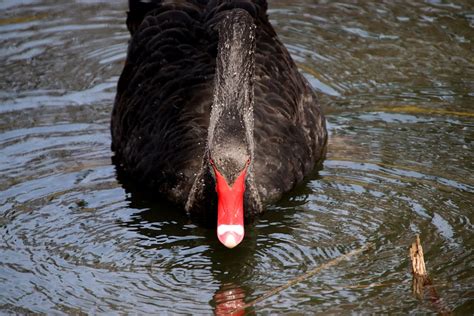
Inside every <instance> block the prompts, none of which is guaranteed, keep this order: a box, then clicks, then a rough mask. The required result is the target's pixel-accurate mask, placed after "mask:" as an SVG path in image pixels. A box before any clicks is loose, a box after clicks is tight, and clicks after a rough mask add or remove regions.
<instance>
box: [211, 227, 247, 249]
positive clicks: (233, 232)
mask: <svg viewBox="0 0 474 316" xmlns="http://www.w3.org/2000/svg"><path fill="white" fill-rule="evenodd" d="M217 237H218V238H219V241H220V242H221V243H222V244H223V245H224V246H226V247H227V248H229V249H232V248H234V247H235V246H237V245H238V244H240V243H241V242H242V239H244V229H243V226H242V225H219V227H218V228H217Z"/></svg>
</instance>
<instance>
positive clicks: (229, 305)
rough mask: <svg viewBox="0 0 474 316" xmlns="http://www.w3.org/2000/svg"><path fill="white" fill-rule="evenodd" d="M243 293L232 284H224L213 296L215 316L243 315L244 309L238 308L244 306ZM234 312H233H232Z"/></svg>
mask: <svg viewBox="0 0 474 316" xmlns="http://www.w3.org/2000/svg"><path fill="white" fill-rule="evenodd" d="M244 299H245V291H244V290H243V289H242V288H240V287H239V286H236V285H234V284H224V285H222V286H221V287H220V288H219V290H217V292H216V293H215V294H214V302H216V308H215V310H214V313H215V314H216V315H234V316H237V315H244V314H245V309H240V307H242V306H244V305H245V302H244ZM234 311H235V312H234Z"/></svg>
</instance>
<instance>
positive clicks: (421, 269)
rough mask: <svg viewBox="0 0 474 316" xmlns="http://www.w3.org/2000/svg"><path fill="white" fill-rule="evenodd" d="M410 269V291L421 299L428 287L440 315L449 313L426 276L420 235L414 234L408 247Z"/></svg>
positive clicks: (433, 304)
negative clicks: (413, 238)
mask: <svg viewBox="0 0 474 316" xmlns="http://www.w3.org/2000/svg"><path fill="white" fill-rule="evenodd" d="M410 259H411V269H412V274H413V280H412V292H413V295H415V296H416V297H417V298H418V299H423V297H424V288H425V287H426V288H427V289H428V294H427V295H428V298H429V300H430V302H431V304H432V306H433V308H434V309H435V310H436V311H437V312H438V313H439V314H440V315H451V311H450V309H449V308H448V307H447V306H446V305H445V303H444V301H443V300H442V299H441V297H440V296H439V295H438V292H437V291H436V288H435V286H434V285H433V282H432V281H431V279H430V278H429V277H428V272H427V271H426V265H425V258H424V254H423V247H421V241H420V236H419V235H416V240H415V242H414V243H412V244H411V247H410Z"/></svg>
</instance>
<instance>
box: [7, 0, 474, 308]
mask: <svg viewBox="0 0 474 316" xmlns="http://www.w3.org/2000/svg"><path fill="white" fill-rule="evenodd" d="M0 8H1V10H2V14H1V15H0V44H1V45H0V62H1V65H2V71H1V73H0V76H1V80H0V239H1V240H0V249H1V250H0V293H1V294H0V311H2V312H7V313H8V312H12V313H30V312H34V313H47V314H50V313H65V314H69V313H80V312H86V313H91V314H97V313H114V312H115V313H116V312H121V313H140V314H142V313H143V314H145V313H157V312H159V311H167V312H170V313H193V314H196V313H198V314H210V313H212V312H215V313H216V314H225V313H226V312H228V311H229V310H233V309H234V308H236V307H238V306H242V305H243V304H244V303H248V302H250V301H252V300H254V299H256V298H258V297H260V296H261V295H263V294H264V293H267V292H268V291H269V290H271V289H273V288H275V287H278V286H281V285H282V284H285V283H286V282H287V281H288V280H290V279H293V278H294V277H296V276H298V275H301V274H303V273H304V272H306V271H308V270H310V269H312V268H314V267H315V266H318V265H320V264H322V263H324V262H327V261H328V260H330V259H332V258H335V257H338V256H340V255H341V254H344V253H348V252H349V251H351V250H353V249H356V248H359V247H360V246H361V245H364V244H366V243H368V242H371V243H373V244H374V247H373V248H371V249H370V250H368V251H367V252H364V254H362V255H359V256H356V257H354V258H352V259H351V260H350V261H345V262H341V263H339V264H338V265H337V266H334V267H332V268H330V269H326V270H323V271H321V273H319V274H317V275H316V276H314V277H313V278H310V279H308V280H306V281H304V282H301V283H298V284H297V285H295V286H293V287H291V288H289V289H287V290H285V291H282V292H281V293H279V294H278V295H275V296H272V297H270V298H268V299H266V300H264V301H262V302H260V303H258V304H257V305H256V306H255V307H254V308H255V311H256V312H263V313H276V314H284V313H288V312H299V313H301V312H306V313H312V312H319V313H322V312H324V313H334V314H335V313H348V312H349V311H355V312H365V313H380V312H382V313H394V312H395V313H400V312H402V313H407V312H418V313H424V312H431V311H433V309H432V308H433V306H432V304H430V302H429V301H419V300H417V299H416V298H415V297H413V296H412V295H411V293H410V291H411V290H410V280H411V275H410V270H409V262H408V260H409V259H408V255H407V251H408V246H409V245H410V243H411V242H412V240H413V236H414V235H415V234H420V235H421V237H422V241H423V242H424V244H423V248H424V250H425V259H426V261H427V269H428V272H429V273H431V275H432V278H433V280H434V283H435V285H436V284H438V288H437V290H438V294H439V295H440V297H442V298H443V300H444V302H445V303H446V306H447V307H448V308H450V309H452V310H454V311H455V312H458V313H459V314H471V313H472V312H473V310H474V307H473V306H474V304H473V293H474V292H473V287H472V284H474V275H473V273H472V271H473V269H474V267H473V265H472V262H474V253H473V248H474V247H473V246H474V234H473V232H474V225H473V221H474V218H473V215H472V214H474V208H473V204H474V203H473V202H474V199H473V196H474V195H473V193H474V180H473V178H472V173H473V172H474V160H473V156H472V153H473V146H474V144H473V142H474V121H473V120H474V112H473V103H474V89H473V87H474V69H473V67H472V64H473V61H474V55H473V53H472V52H473V51H474V47H473V42H472V39H473V38H474V14H473V12H474V8H473V6H472V4H471V3H470V1H467V0H465V1H456V2H451V1H424V2H421V1H418V2H416V1H415V2H413V1H395V2H393V1H377V2H369V1H355V2H354V1H351V2H349V1H316V2H315V1H305V0H299V1H283V0H275V1H270V12H269V13H270V18H271V20H272V22H273V24H274V25H275V27H276V29H277V31H278V33H279V34H280V37H281V39H282V40H283V42H284V43H285V44H286V45H287V47H288V49H289V50H290V52H291V53H292V55H293V57H294V58H295V60H296V61H297V63H298V66H299V67H300V69H301V71H302V72H303V73H304V75H305V76H306V77H307V78H308V80H309V81H310V83H311V84H312V85H313V87H314V88H315V89H316V90H317V91H318V92H319V95H320V99H321V102H322V103H323V105H324V107H325V109H326V113H328V115H327V119H328V126H329V129H330V134H331V136H330V148H329V153H328V159H327V160H326V162H325V164H324V169H323V170H322V171H321V172H320V173H319V174H315V175H313V176H312V177H310V178H309V179H307V181H306V182H305V183H304V184H302V185H301V186H299V187H298V188H297V189H296V190H295V191H294V192H292V193H291V194H288V195H287V196H285V198H284V199H283V200H282V201H280V202H279V203H278V204H276V205H271V206H269V211H268V212H267V213H266V214H265V215H264V216H263V217H262V218H260V219H259V220H258V221H257V222H256V223H255V225H254V226H253V227H249V229H248V230H246V234H247V237H246V240H245V241H244V242H243V243H242V244H241V245H239V247H238V248H236V249H234V250H231V251H229V250H228V249H224V247H222V246H221V245H220V244H219V242H218V241H217V239H216V238H215V232H214V231H212V230H207V229H205V228H201V227H198V226H196V225H194V224H193V223H191V222H190V221H189V220H188V218H187V217H186V216H185V214H184V213H183V212H181V211H180V210H177V209H175V208H174V207H173V206H170V205H167V204H166V203H150V202H149V201H146V200H145V199H144V198H142V197H141V196H139V195H138V194H135V193H134V194H131V193H129V192H126V191H125V190H124V189H123V188H122V187H121V185H120V183H119V182H118V181H117V179H116V174H115V170H114V168H113V166H112V164H111V152H110V149H109V147H110V135H109V118H110V111H111V107H112V103H113V97H114V94H115V84H116V81H117V79H118V75H119V74H120V71H121V70H122V63H123V60H124V56H125V53H126V45H127V40H128V33H127V31H126V27H125V24H124V19H125V13H124V12H125V11H126V3H121V2H109V1H100V2H98V1H82V0H81V1H78V0H76V1H74V2H65V1H54V2H51V1H45V0H37V1H22V2H21V3H18V2H17V1H10V0H9V1H4V2H2V3H1V4H0ZM246 312H253V311H252V310H246Z"/></svg>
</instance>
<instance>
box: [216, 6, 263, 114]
mask: <svg viewBox="0 0 474 316" xmlns="http://www.w3.org/2000/svg"><path fill="white" fill-rule="evenodd" d="M254 73H255V24H254V22H253V18H252V17H251V16H250V15H249V14H248V13H247V12H246V11H244V10H239V9H234V10H232V11H230V13H229V14H228V15H227V16H226V17H225V18H224V19H223V21H222V22H221V23H220V24H219V44H218V53H217V60H216V78H215V91H214V107H222V108H229V107H232V108H237V109H238V110H239V111H240V112H244V111H245V110H248V107H251V106H253V77H254ZM245 107H247V109H246V108H245Z"/></svg>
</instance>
